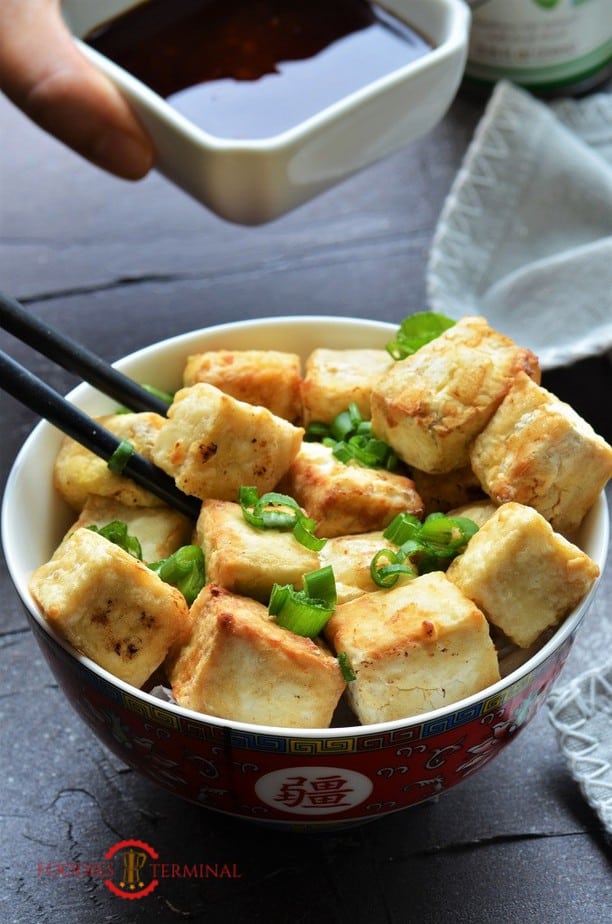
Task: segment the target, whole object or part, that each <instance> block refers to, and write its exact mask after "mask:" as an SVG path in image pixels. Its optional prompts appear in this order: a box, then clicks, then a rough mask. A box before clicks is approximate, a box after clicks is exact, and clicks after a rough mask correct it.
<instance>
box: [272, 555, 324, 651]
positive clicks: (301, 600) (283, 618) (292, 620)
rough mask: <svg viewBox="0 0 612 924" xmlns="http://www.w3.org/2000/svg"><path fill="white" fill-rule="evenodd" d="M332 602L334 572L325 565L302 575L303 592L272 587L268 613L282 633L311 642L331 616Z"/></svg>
mask: <svg viewBox="0 0 612 924" xmlns="http://www.w3.org/2000/svg"><path fill="white" fill-rule="evenodd" d="M314 593H316V594H317V596H313V594H314ZM336 599H337V597H336V581H335V578H334V572H333V569H332V568H331V566H330V565H326V566H325V567H324V568H320V569H319V570H318V571H310V572H308V574H305V575H304V590H296V589H295V588H294V587H292V586H291V585H290V584H274V586H273V587H272V593H271V594H270V601H269V603H268V612H269V613H270V616H273V617H274V618H275V620H276V622H277V623H278V625H279V626H282V627H283V628H284V629H289V630H290V631H291V632H295V634H296V635H303V636H305V637H306V638H315V637H316V636H317V635H320V634H321V632H322V631H323V628H324V627H325V624H326V623H327V621H328V619H329V618H330V616H331V614H332V613H333V611H334V608H335V606H336Z"/></svg>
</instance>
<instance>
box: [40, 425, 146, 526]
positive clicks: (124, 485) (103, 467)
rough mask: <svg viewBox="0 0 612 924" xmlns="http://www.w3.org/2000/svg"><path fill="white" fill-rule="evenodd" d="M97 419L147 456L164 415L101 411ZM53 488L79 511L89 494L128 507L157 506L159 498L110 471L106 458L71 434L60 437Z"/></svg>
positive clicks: (130, 480) (128, 479)
mask: <svg viewBox="0 0 612 924" xmlns="http://www.w3.org/2000/svg"><path fill="white" fill-rule="evenodd" d="M96 420H97V422H98V423H99V424H100V425H101V426H103V427H105V428H106V429H107V430H110V432H111V433H114V434H115V436H117V437H119V439H125V440H128V441H129V442H130V443H131V444H132V446H133V447H134V449H135V450H136V452H138V453H140V455H142V456H144V457H145V458H146V459H150V458H151V455H152V452H153V444H154V443H155V439H156V437H157V434H158V432H159V430H160V429H161V427H162V425H163V423H164V418H163V417H162V416H161V415H160V414H154V413H152V412H150V411H144V412H142V413H138V414H105V415H103V416H101V417H97V418H96ZM53 481H54V485H55V488H56V489H57V491H58V492H59V493H60V494H61V496H62V497H63V498H64V500H65V501H66V503H67V504H69V506H70V507H72V509H73V510H76V511H80V510H81V509H82V508H83V505H84V504H85V501H86V500H87V498H88V497H89V495H90V494H99V495H101V496H103V497H108V498H111V499H113V500H116V501H118V502H119V503H121V504H125V505H126V506H129V507H160V506H162V505H163V501H162V500H160V499H159V497H157V496H156V495H155V494H152V493H151V491H148V490H147V489H146V488H143V487H141V486H140V485H138V484H136V482H135V481H132V479H131V478H126V477H124V476H123V475H118V474H116V473H115V472H112V471H111V470H110V468H109V467H108V465H107V463H106V461H105V460H104V459H101V458H100V457H99V456H97V455H95V454H94V453H93V452H91V451H90V450H89V449H86V448H85V447H84V446H81V444H80V443H77V442H76V440H73V439H72V438H71V437H68V436H66V437H64V440H63V442H62V445H61V447H60V450H59V453H58V455H57V458H56V460H55V464H54V468H53Z"/></svg>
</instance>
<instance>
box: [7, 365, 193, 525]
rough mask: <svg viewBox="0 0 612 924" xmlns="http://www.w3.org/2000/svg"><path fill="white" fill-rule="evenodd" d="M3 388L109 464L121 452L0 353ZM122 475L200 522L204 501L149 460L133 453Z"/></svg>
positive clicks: (113, 439)
mask: <svg viewBox="0 0 612 924" xmlns="http://www.w3.org/2000/svg"><path fill="white" fill-rule="evenodd" d="M0 386H1V387H2V388H3V390H4V391H6V392H8V394H10V395H12V396H13V397H14V398H17V400H18V401H20V402H21V403H22V404H25V405H26V407H29V408H30V410H32V411H34V412H35V413H36V414H39V415H40V416H41V417H44V418H45V419H46V420H48V421H49V423H52V424H53V425H54V426H56V427H58V428H59V429H60V430H62V431H63V432H64V433H66V434H67V435H68V436H71V437H72V438H73V439H75V440H76V441H77V442H79V443H81V445H82V446H85V447H86V448H87V449H89V450H91V452H94V453H95V454H96V455H97V456H100V457H101V458H102V459H105V460H106V461H107V462H108V460H109V459H110V458H111V456H112V455H113V454H114V453H115V452H116V451H117V450H118V449H119V446H120V444H121V440H120V439H118V438H117V437H116V436H115V434H114V433H111V432H110V430H107V429H106V428H104V427H101V426H100V424H98V423H97V422H96V421H95V420H93V419H92V418H91V417H88V416H87V414H85V413H84V412H83V411H81V410H79V408H77V407H75V405H74V404H71V403H70V402H69V401H67V400H66V399H65V398H62V396H61V395H60V394H58V393H57V392H56V391H54V390H53V389H52V388H51V387H50V386H49V385H47V383H46V382H43V381H42V379H39V378H38V377H37V376H35V375H34V374H33V373H32V372H30V371H29V370H28V369H26V368H24V366H21V365H20V364H19V363H18V362H16V361H15V360H14V359H12V358H11V357H10V356H8V355H7V354H6V353H5V352H4V351H1V350H0ZM122 474H124V475H127V476H128V477H129V478H133V480H134V481H136V482H137V483H138V484H140V485H142V486H143V487H144V488H148V489H149V491H151V492H152V493H153V494H155V495H156V496H157V497H159V498H160V499H161V500H163V501H164V502H165V503H167V504H169V505H170V506H172V507H174V508H175V509H176V510H179V511H180V512H181V513H183V514H186V515H187V516H188V517H191V518H192V519H196V518H197V516H198V513H199V511H200V501H199V500H198V499H197V498H195V497H190V496H188V495H187V494H183V492H182V491H179V490H178V488H177V487H176V485H175V483H174V481H173V479H172V478H170V477H169V475H167V474H166V473H165V472H164V471H162V469H160V468H157V466H156V465H154V464H153V463H152V462H150V461H149V460H148V459H145V458H144V457H143V456H141V455H139V454H138V453H137V452H133V453H132V454H131V455H130V456H129V458H128V459H127V461H126V462H125V464H124V466H123V468H122Z"/></svg>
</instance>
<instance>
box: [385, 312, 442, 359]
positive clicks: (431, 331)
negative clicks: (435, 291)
mask: <svg viewBox="0 0 612 924" xmlns="http://www.w3.org/2000/svg"><path fill="white" fill-rule="evenodd" d="M454 324H455V321H453V320H452V319H451V318H447V317H446V316H445V315H443V314H436V313H435V312H433V311H417V312H416V314H411V315H410V316H409V317H407V318H404V320H403V321H402V323H401V324H400V326H399V328H398V330H397V333H396V335H395V339H394V340H390V341H389V343H387V344H386V348H387V352H388V353H389V354H390V355H391V356H392V357H393V359H395V360H399V359H405V358H406V357H407V356H412V354H413V353H416V351H417V350H419V349H420V348H421V347H422V346H425V344H426V343H429V342H430V341H431V340H435V339H436V337H439V336H440V334H443V333H444V331H445V330H448V328H449V327H452V326H453V325H454Z"/></svg>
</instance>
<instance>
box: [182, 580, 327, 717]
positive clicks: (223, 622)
mask: <svg viewBox="0 0 612 924" xmlns="http://www.w3.org/2000/svg"><path fill="white" fill-rule="evenodd" d="M191 616H192V634H191V638H190V640H189V641H188V642H187V644H186V645H185V646H184V647H183V649H182V650H181V651H180V653H179V655H178V657H177V658H176V659H175V660H174V661H173V663H171V664H170V665H169V666H168V674H169V678H170V682H171V685H172V692H173V694H174V697H175V699H176V701H177V702H178V703H179V705H181V706H185V707H186V708H188V709H195V710H196V711H198V712H204V713H207V714H208V715H215V716H219V717H220V718H226V719H231V720H233V721H237V722H255V723H257V724H259V725H276V726H286V727H290V728H327V727H328V726H329V724H330V722H331V719H332V716H333V713H334V710H335V708H336V705H337V703H338V700H339V699H340V697H341V695H342V693H343V691H344V688H345V681H344V679H343V677H342V672H341V670H340V667H339V665H338V661H337V660H336V658H334V657H333V656H332V655H331V654H330V653H329V651H327V650H326V649H325V648H324V647H322V646H321V645H319V644H317V643H315V642H314V641H312V640H311V639H308V638H303V637H302V636H300V635H295V633H293V632H290V631H289V630H288V629H283V628H282V627H281V626H279V625H278V624H277V623H276V622H275V621H274V620H273V619H271V618H270V617H269V615H268V611H267V609H266V607H265V606H263V605H262V604H261V603H258V602H257V601H256V600H252V599H248V598H246V597H240V596H238V595H236V594H232V593H230V592H229V591H227V590H224V589H223V588H221V587H218V586H216V585H214V584H213V585H207V586H206V587H204V588H203V590H202V591H201V592H200V594H199V595H198V597H197V599H196V601H195V603H194V604H193V605H192V608H191Z"/></svg>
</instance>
